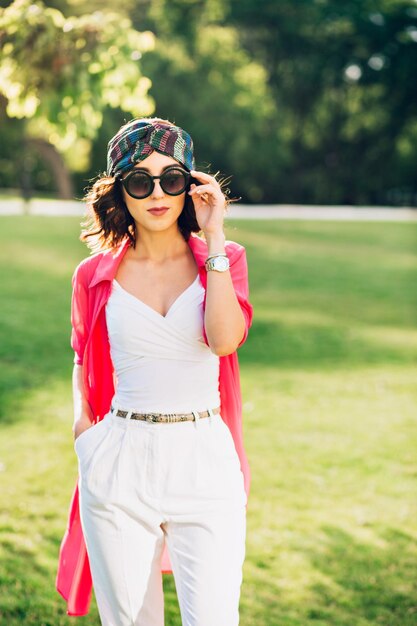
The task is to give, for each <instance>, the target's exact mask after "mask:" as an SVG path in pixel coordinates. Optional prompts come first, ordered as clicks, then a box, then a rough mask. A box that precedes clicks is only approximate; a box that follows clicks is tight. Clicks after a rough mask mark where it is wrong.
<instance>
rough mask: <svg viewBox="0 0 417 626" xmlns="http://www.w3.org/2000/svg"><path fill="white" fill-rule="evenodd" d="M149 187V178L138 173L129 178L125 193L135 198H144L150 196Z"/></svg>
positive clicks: (150, 183)
mask: <svg viewBox="0 0 417 626" xmlns="http://www.w3.org/2000/svg"><path fill="white" fill-rule="evenodd" d="M151 187H152V180H151V178H150V177H149V176H148V175H147V174H145V173H144V172H138V173H137V174H133V176H131V177H130V178H129V181H128V183H127V189H126V191H127V192H128V193H129V194H130V195H131V196H133V197H135V198H146V196H148V195H149V194H150V191H151Z"/></svg>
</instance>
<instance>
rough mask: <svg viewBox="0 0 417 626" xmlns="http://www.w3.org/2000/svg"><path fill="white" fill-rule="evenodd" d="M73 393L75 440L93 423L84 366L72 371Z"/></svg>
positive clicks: (76, 366)
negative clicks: (84, 379) (87, 397)
mask: <svg viewBox="0 0 417 626" xmlns="http://www.w3.org/2000/svg"><path fill="white" fill-rule="evenodd" d="M72 392H73V402H74V424H73V426H72V432H73V435H74V439H76V438H77V437H78V435H81V433H82V432H83V431H84V430H86V429H87V428H90V427H91V426H92V421H93V413H92V411H91V407H90V405H89V403H88V402H87V399H86V396H85V390H84V382H83V366H82V365H74V368H73V371H72Z"/></svg>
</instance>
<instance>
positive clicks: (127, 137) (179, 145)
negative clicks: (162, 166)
mask: <svg viewBox="0 0 417 626" xmlns="http://www.w3.org/2000/svg"><path fill="white" fill-rule="evenodd" d="M154 150H156V151H157V152H160V153H161V154H168V155H169V156H172V157H173V158H174V159H176V160H177V161H178V162H179V163H181V164H182V165H184V167H185V168H186V169H187V170H188V171H190V170H192V169H194V168H195V160H194V153H193V140H192V139H191V137H190V135H189V134H188V133H187V132H186V131H185V130H183V129H182V128H180V127H179V126H174V125H173V124H171V123H168V122H166V121H159V120H158V118H148V119H146V118H141V119H135V120H131V121H130V122H128V123H127V124H125V125H124V126H122V128H121V129H120V130H119V131H118V132H117V133H116V135H115V136H114V137H113V138H112V139H110V141H109V143H108V145H107V175H108V176H120V175H121V174H123V173H124V172H126V171H127V170H130V169H132V167H133V166H134V165H135V163H138V162H139V161H142V160H143V159H146V157H147V156H149V155H150V154H151V153H152V152H153V151H154Z"/></svg>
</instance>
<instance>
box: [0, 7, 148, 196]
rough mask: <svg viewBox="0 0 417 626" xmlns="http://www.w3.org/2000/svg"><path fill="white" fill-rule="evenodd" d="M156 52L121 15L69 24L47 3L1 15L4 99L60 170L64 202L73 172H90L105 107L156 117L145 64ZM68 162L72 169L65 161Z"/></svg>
mask: <svg viewBox="0 0 417 626" xmlns="http://www.w3.org/2000/svg"><path fill="white" fill-rule="evenodd" d="M153 46H154V36H153V34H152V33H151V32H149V31H146V32H141V33H140V32H138V31H136V30H134V29H133V28H132V25H131V22H130V20H129V19H128V18H127V17H121V16H120V15H119V14H117V13H110V12H106V13H101V12H95V13H92V14H87V15H82V16H80V17H64V15H63V14H62V13H61V12H60V11H59V10H58V9H55V8H51V7H45V6H44V5H43V4H42V3H41V2H40V1H36V2H32V0H15V2H13V3H12V4H11V5H10V6H9V7H7V8H6V9H4V10H2V12H1V13H0V55H1V56H0V93H2V94H3V95H4V97H5V98H6V99H7V108H6V110H7V115H8V116H9V117H10V118H18V119H25V120H26V123H25V138H26V143H27V144H32V146H33V147H34V148H35V149H36V151H37V152H38V153H40V154H41V155H42V156H43V158H44V159H45V160H46V161H47V162H49V164H50V166H51V167H53V171H54V175H55V177H56V181H57V186H58V190H59V192H60V195H61V197H71V195H72V189H71V180H70V178H69V176H68V169H67V167H69V168H70V169H72V170H74V171H77V170H82V169H84V170H85V169H86V166H87V165H88V154H89V149H90V145H91V140H92V139H93V138H94V137H95V136H96V134H97V131H98V129H99V128H100V127H101V125H102V121H103V115H102V111H103V109H104V108H105V107H107V106H110V107H118V108H120V109H122V110H124V111H127V112H129V113H130V114H133V115H150V114H151V113H152V112H153V110H154V102H153V101H152V99H151V98H150V97H149V95H148V90H149V87H150V84H151V83H150V80H149V78H147V77H146V76H144V75H143V74H142V72H141V69H140V67H141V66H140V63H139V60H140V58H141V56H142V54H143V52H145V51H146V50H149V49H151V48H152V47H153ZM60 154H62V155H63V157H64V159H65V162H64V161H63V160H61V158H60Z"/></svg>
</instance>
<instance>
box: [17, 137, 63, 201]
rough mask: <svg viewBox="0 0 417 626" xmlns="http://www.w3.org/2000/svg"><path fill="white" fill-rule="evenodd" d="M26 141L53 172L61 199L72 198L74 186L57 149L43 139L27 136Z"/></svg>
mask: <svg viewBox="0 0 417 626" xmlns="http://www.w3.org/2000/svg"><path fill="white" fill-rule="evenodd" d="M27 143H28V145H29V146H31V147H32V148H34V149H35V150H36V151H37V153H38V154H39V156H40V157H41V158H42V159H43V161H44V162H45V163H46V164H47V165H48V167H49V168H50V169H51V171H52V173H53V174H54V178H55V182H56V186H57V191H58V196H59V197H60V198H61V199H62V200H72V199H73V197H74V187H73V184H72V180H71V176H70V173H69V171H68V168H67V166H66V165H65V163H64V159H63V158H62V156H61V155H60V154H59V152H58V150H57V149H56V148H55V146H53V145H52V144H51V143H49V142H48V141H45V139H40V138H34V137H28V138H27Z"/></svg>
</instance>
